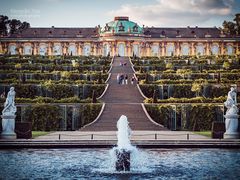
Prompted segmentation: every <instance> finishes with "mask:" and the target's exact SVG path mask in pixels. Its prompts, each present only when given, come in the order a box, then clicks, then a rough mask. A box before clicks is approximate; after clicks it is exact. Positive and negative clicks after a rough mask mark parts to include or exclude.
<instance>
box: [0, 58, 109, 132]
mask: <svg viewBox="0 0 240 180" xmlns="http://www.w3.org/2000/svg"><path fill="white" fill-rule="evenodd" d="M111 61H112V58H110V57H79V56H77V57H74V56H68V57H63V56H55V57H52V56H49V57H48V56H43V57H42V56H6V55H4V56H3V55H2V56H1V57H0V94H1V98H0V101H1V104H3V103H4V101H5V96H6V94H7V92H8V91H9V89H10V87H11V86H14V87H15V91H16V100H15V101H16V103H17V108H18V111H17V118H16V120H17V121H22V122H25V121H30V122H33V129H34V130H45V129H50V130H74V129H79V128H80V127H81V126H83V125H85V124H87V123H89V122H91V121H92V120H93V119H95V117H96V116H97V115H98V113H99V112H100V109H101V106H102V104H101V103H99V102H98V101H97V100H96V98H97V97H99V96H100V95H101V94H102V93H103V91H104V89H105V87H106V84H105V81H106V79H107V78H108V70H109V69H110V63H111ZM92 102H94V104H93V103H92ZM1 108H2V107H1ZM51 110H52V111H51ZM48 112H52V113H48ZM46 121H49V122H46ZM46 124H48V125H49V124H54V125H53V126H51V127H47V126H48V125H46Z"/></svg>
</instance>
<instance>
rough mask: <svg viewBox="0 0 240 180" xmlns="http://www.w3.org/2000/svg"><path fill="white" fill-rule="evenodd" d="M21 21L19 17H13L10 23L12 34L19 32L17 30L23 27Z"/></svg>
mask: <svg viewBox="0 0 240 180" xmlns="http://www.w3.org/2000/svg"><path fill="white" fill-rule="evenodd" d="M21 25H22V24H21V21H19V20H17V19H12V20H11V21H10V23H9V27H10V34H14V33H16V32H17V30H18V29H19V28H20V27H21Z"/></svg>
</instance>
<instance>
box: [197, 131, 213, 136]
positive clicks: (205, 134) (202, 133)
mask: <svg viewBox="0 0 240 180" xmlns="http://www.w3.org/2000/svg"><path fill="white" fill-rule="evenodd" d="M193 133H194V134H199V135H203V136H207V137H211V131H194V132H193Z"/></svg>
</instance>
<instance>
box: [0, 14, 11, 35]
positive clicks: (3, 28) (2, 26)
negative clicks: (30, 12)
mask: <svg viewBox="0 0 240 180" xmlns="http://www.w3.org/2000/svg"><path fill="white" fill-rule="evenodd" d="M8 23H9V19H8V17H7V16H4V15H0V35H3V36H6V35H7V33H8V27H7V26H8Z"/></svg>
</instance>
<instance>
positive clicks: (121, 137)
mask: <svg viewBox="0 0 240 180" xmlns="http://www.w3.org/2000/svg"><path fill="white" fill-rule="evenodd" d="M117 128H118V132H117V138H118V142H117V147H115V148H113V151H114V153H113V154H114V156H115V162H116V163H115V168H116V171H130V166H131V163H130V159H131V153H133V152H136V147H134V146H132V145H131V142H130V139H129V137H130V135H131V129H130V127H129V125H128V120H127V117H126V116H125V115H122V116H121V117H120V118H119V120H118V122H117Z"/></svg>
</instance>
